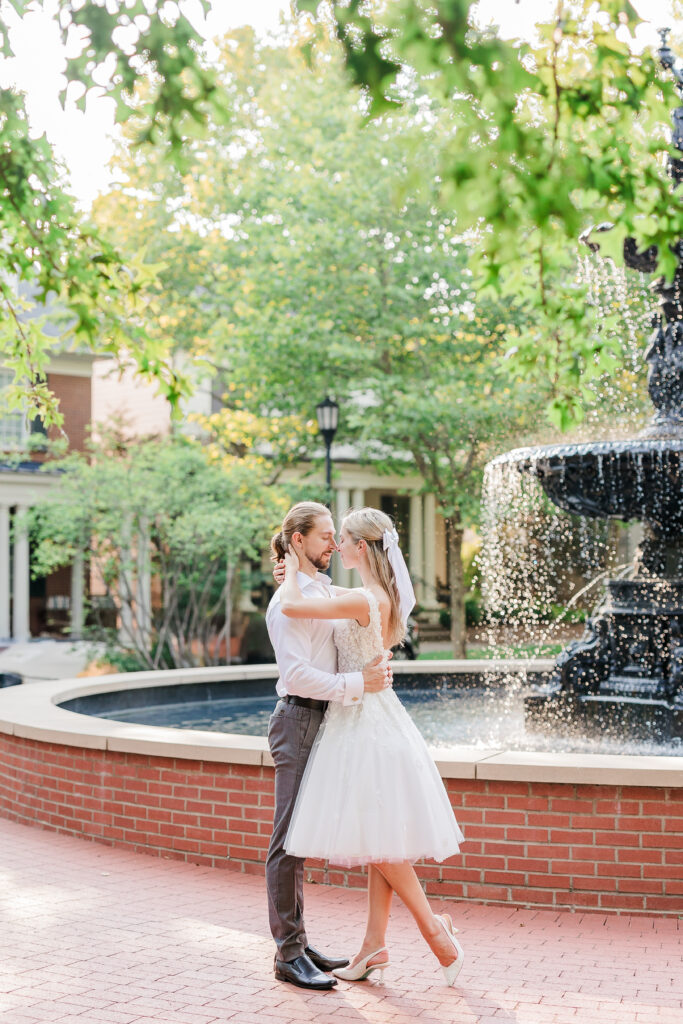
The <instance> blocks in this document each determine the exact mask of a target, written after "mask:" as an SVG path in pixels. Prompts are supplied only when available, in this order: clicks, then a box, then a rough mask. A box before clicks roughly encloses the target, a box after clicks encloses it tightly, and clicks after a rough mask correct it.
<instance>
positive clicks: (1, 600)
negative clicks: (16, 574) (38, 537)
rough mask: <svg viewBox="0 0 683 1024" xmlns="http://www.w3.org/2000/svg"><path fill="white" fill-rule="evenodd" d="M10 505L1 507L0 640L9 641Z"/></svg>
mask: <svg viewBox="0 0 683 1024" xmlns="http://www.w3.org/2000/svg"><path fill="white" fill-rule="evenodd" d="M9 571H10V557H9V505H4V504H3V505H0V640H9V637H10V623H9V606H10V600H9V594H10V589H9V587H10V581H9Z"/></svg>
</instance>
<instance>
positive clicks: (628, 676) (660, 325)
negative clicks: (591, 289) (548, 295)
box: [496, 31, 683, 739]
mask: <svg viewBox="0 0 683 1024" xmlns="http://www.w3.org/2000/svg"><path fill="white" fill-rule="evenodd" d="M666 34H667V32H666V31H664V32H663V33H662V47H661V49H660V51H659V57H660V60H661V62H662V64H663V65H664V67H665V68H667V69H669V70H671V71H673V73H674V75H675V77H676V82H677V87H678V89H679V92H680V93H682V94H683V74H682V73H681V72H680V71H679V70H678V69H677V68H675V67H674V58H673V54H672V53H671V50H670V49H669V47H668V46H667V43H666ZM673 124H674V131H673V144H674V146H675V147H676V148H677V149H678V150H680V151H683V107H679V108H678V109H677V110H676V111H675V113H674V117H673ZM670 170H671V175H672V177H673V179H674V181H675V183H676V184H679V183H680V182H681V181H683V160H681V159H672V160H671V162H670ZM608 227H609V225H603V226H602V227H601V229H600V230H604V229H607V228H608ZM588 245H589V246H590V248H592V249H594V250H596V249H597V248H598V246H597V245H596V244H595V243H594V242H592V241H590V240H588ZM676 249H677V255H678V257H679V265H678V269H677V271H676V274H675V276H674V280H673V282H671V283H667V282H665V281H664V280H660V281H658V282H656V284H655V286H654V287H655V289H656V291H657V292H658V294H659V296H660V313H659V314H658V315H657V316H656V317H655V321H654V323H653V327H654V331H653V334H652V337H651V339H650V344H649V346H648V349H647V352H646V354H645V359H646V361H647V363H648V367H649V374H648V387H649V392H650V397H651V399H652V402H653V404H654V406H655V416H654V417H653V420H652V422H651V424H650V425H649V427H648V428H647V429H646V430H645V431H643V433H642V435H641V436H640V437H638V438H634V439H633V440H629V441H613V442H609V441H608V442H594V443H588V444H577V445H550V446H547V447H542V448H533V449H532V448H525V449H518V450H517V451H514V452H509V453H507V454H506V455H503V456H501V457H500V459H498V460H496V462H497V463H508V464H510V463H512V464H516V465H517V467H518V468H519V469H520V471H523V472H528V473H531V474H533V475H534V476H536V477H537V478H538V479H539V480H540V482H541V484H542V486H543V488H544V490H545V491H546V493H547V494H548V496H549V497H550V498H551V500H552V501H553V502H554V503H555V504H556V505H558V506H559V507H560V508H563V509H566V510H567V511H568V512H572V513H574V514H577V515H580V516H588V517H592V518H612V519H618V520H622V521H628V520H640V521H642V522H643V523H644V525H645V531H646V537H645V540H644V542H643V544H642V545H641V548H640V550H639V552H638V555H637V556H636V561H635V565H634V574H633V578H631V579H613V580H609V581H608V582H607V588H606V590H607V592H606V595H605V602H604V604H603V606H602V608H601V610H600V612H599V613H598V614H596V616H595V617H594V618H593V619H591V620H590V621H589V622H588V625H587V629H586V632H585V634H584V636H583V637H582V638H581V640H578V641H576V642H575V643H573V644H571V645H570V646H569V647H567V648H566V649H565V650H564V651H563V652H562V653H561V654H560V655H559V657H558V659H557V662H556V665H555V670H554V672H553V674H552V676H551V678H550V681H549V682H548V683H547V684H545V685H543V686H539V687H535V688H533V692H532V693H531V694H530V695H529V696H528V697H527V699H526V716H527V720H528V721H529V722H530V724H531V725H533V726H535V727H539V726H540V727H543V726H547V725H552V727H553V728H557V726H558V724H561V723H566V724H567V725H572V726H575V727H576V726H579V727H581V728H590V727H591V726H593V727H596V728H598V729H601V730H602V729H605V728H609V727H616V728H617V729H620V730H623V731H625V732H628V733H629V734H630V735H633V734H638V735H639V736H643V737H651V738H653V739H671V738H673V737H677V736H678V737H683V244H682V243H679V244H678V245H677V247H676ZM624 259H625V261H626V263H627V264H628V265H629V266H631V267H634V268H635V269H638V270H641V271H643V272H651V271H653V270H654V269H655V266H656V252H654V251H652V250H648V251H646V252H644V253H638V252H637V249H636V246H635V243H634V241H633V240H632V239H628V240H627V242H626V244H625V245H624Z"/></svg>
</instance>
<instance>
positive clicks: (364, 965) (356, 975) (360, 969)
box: [332, 946, 389, 982]
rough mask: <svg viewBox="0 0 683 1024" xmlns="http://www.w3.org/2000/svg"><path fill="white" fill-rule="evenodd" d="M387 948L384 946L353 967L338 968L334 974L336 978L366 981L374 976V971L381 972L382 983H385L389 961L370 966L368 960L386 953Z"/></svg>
mask: <svg viewBox="0 0 683 1024" xmlns="http://www.w3.org/2000/svg"><path fill="white" fill-rule="evenodd" d="M386 952H387V947H386V946H382V948H381V949H376V950H375V952H374V953H370V954H368V956H366V957H364V959H363V960H359V961H358V963H357V964H354V965H353V967H337V968H336V969H335V970H334V971H332V973H333V974H334V976H335V978H341V980H342V981H365V979H366V978H367V977H368V976H369V975H370V974H372V972H373V971H379V972H380V981H382V982H383V981H384V968H385V967H388V966H389V961H388V960H385V961H384V963H381V964H368V960H372V958H373V957H374V956H377V954H378V953H386Z"/></svg>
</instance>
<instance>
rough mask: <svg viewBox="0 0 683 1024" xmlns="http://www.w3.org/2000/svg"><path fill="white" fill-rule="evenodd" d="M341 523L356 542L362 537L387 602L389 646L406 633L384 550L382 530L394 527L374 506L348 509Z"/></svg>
mask: <svg viewBox="0 0 683 1024" xmlns="http://www.w3.org/2000/svg"><path fill="white" fill-rule="evenodd" d="M342 526H343V527H344V529H345V530H346V531H347V533H348V534H349V536H350V537H351V539H352V540H354V541H355V543H356V544H357V543H358V541H359V540H364V541H365V543H366V545H367V547H366V551H367V555H368V565H369V566H370V572H371V573H372V575H373V576H374V578H375V579H376V580H377V582H378V583H379V585H380V586H381V587H382V589H383V590H384V592H385V593H386V595H387V597H388V598H389V602H390V611H389V636H390V639H391V644H392V647H393V646H394V644H400V643H401V642H402V640H403V638H404V637H405V635H406V626H405V622H404V621H403V619H402V618H401V605H400V601H399V596H398V588H397V586H396V577H395V576H394V570H393V569H392V568H391V565H390V564H389V559H388V558H387V553H386V551H385V550H384V531H385V530H393V529H394V523H393V521H392V519H391V518H390V517H389V516H388V515H385V513H384V512H380V510H379V509H377V508H359V509H351V510H350V511H349V512H347V513H346V515H345V516H344V518H343V520H342Z"/></svg>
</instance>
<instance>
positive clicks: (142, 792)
mask: <svg viewBox="0 0 683 1024" xmlns="http://www.w3.org/2000/svg"><path fill="white" fill-rule="evenodd" d="M444 784H445V785H446V787H447V790H448V793H449V795H450V798H451V803H452V805H453V808H454V810H455V813H456V816H457V818H458V820H459V822H460V824H461V826H462V829H463V832H464V833H465V835H466V839H467V841H466V843H465V844H464V845H463V849H462V854H461V855H459V856H457V857H454V858H452V859H451V860H450V861H447V862H446V863H444V864H433V863H431V862H428V863H420V864H419V865H418V873H419V875H420V877H421V878H422V879H423V880H424V882H425V884H426V890H427V893H428V894H429V895H432V896H446V897H451V898H453V899H457V900H466V901H476V902H478V903H497V904H500V903H508V904H514V905H517V906H520V907H539V908H560V907H564V908H566V907H572V908H576V909H580V910H586V909H588V910H595V911H603V912H629V913H639V912H640V913H645V914H649V915H677V914H681V913H683V789H681V788H678V787H671V788H668V787H667V788H654V787H645V786H637V787H629V786H615V785H578V784H560V783H541V782H508V781H485V780H470V779H446V780H444ZM272 814H273V769H272V768H268V767H257V766H252V765H243V764H231V763H222V762H216V761H196V760H188V759H180V758H172V757H159V756H151V755H149V756H148V755H138V754H127V753H118V752H115V751H110V750H89V749H85V748H81V747H75V746H66V745H61V744H56V743H46V742H39V741H36V740H31V739H23V738H19V737H17V736H12V735H4V734H0V815H3V816H4V817H6V818H11V819H12V820H14V821H18V822H23V823H25V824H35V825H39V826H42V827H43V828H48V829H54V830H55V831H58V832H66V833H69V834H72V835H79V836H84V837H87V838H90V839H93V840H96V841H98V842H102V843H107V844H109V845H115V846H122V847H126V848H128V849H132V850H135V851H137V852H141V853H148V854H152V855H155V856H160V857H173V858H177V859H181V860H185V861H189V862H191V863H196V864H208V865H211V866H215V867H224V868H231V869H234V870H238V871H244V872H249V873H258V874H261V873H263V864H264V860H265V855H266V850H267V847H268V838H269V835H270V829H271V822H272ZM307 875H308V877H309V878H310V879H311V880H312V881H315V882H322V883H330V884H335V885H347V886H353V887H359V886H364V885H365V876H364V873H363V872H362V871H361V870H342V869H337V868H335V867H334V866H331V867H327V866H326V865H325V864H324V863H323V862H321V861H309V862H307Z"/></svg>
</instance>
